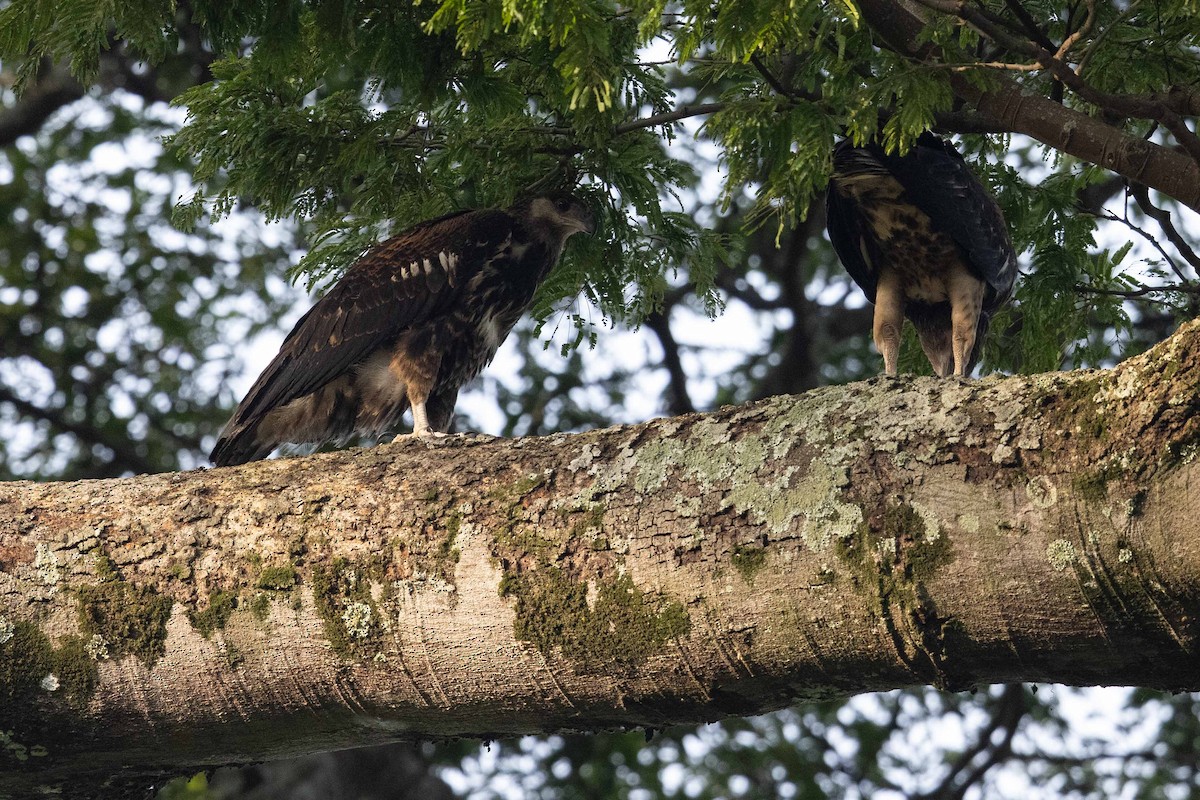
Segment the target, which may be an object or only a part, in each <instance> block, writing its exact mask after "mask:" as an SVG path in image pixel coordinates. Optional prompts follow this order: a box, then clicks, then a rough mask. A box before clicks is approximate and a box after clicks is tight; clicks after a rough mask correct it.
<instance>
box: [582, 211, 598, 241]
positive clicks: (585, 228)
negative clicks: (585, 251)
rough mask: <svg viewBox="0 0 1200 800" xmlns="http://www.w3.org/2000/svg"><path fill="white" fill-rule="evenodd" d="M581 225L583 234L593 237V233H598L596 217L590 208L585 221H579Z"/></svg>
mask: <svg viewBox="0 0 1200 800" xmlns="http://www.w3.org/2000/svg"><path fill="white" fill-rule="evenodd" d="M579 224H580V228H579V230H581V231H582V232H584V233H586V234H587V235H589V236H591V235H592V234H593V233H595V232H596V215H595V213H593V212H592V210H591V209H590V208H589V209H587V214H586V215H585V216H584V218H583V219H581V220H580V221H579Z"/></svg>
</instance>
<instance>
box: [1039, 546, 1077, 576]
mask: <svg viewBox="0 0 1200 800" xmlns="http://www.w3.org/2000/svg"><path fill="white" fill-rule="evenodd" d="M1046 559H1047V560H1048V561H1049V562H1050V566H1052V567H1054V569H1056V570H1057V571H1059V572H1063V571H1065V570H1067V569H1070V568H1071V565H1072V564H1074V563H1075V562H1076V561H1078V560H1079V553H1078V552H1077V551H1076V550H1075V545H1073V544H1071V543H1070V542H1068V541H1067V540H1066V539H1055V540H1054V541H1053V542H1051V543H1050V544H1049V545H1047V546H1046Z"/></svg>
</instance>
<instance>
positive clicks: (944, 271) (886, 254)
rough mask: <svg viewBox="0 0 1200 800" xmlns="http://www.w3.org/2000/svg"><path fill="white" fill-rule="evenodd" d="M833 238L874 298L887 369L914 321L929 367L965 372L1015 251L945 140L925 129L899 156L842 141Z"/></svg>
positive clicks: (1007, 287)
mask: <svg viewBox="0 0 1200 800" xmlns="http://www.w3.org/2000/svg"><path fill="white" fill-rule="evenodd" d="M826 217H827V224H828V227H829V238H830V240H831V241H832V242H833V247H834V250H836V251H837V254H838V258H839V259H841V262H842V264H843V265H845V267H846V270H847V271H848V272H849V273H850V276H851V277H852V278H854V281H855V283H857V284H858V285H859V286H860V287H861V288H862V290H863V292H864V293H865V294H866V295H867V299H868V300H870V301H871V302H872V303H874V304H875V322H874V326H873V333H874V338H875V345H876V347H878V348H879V352H880V353H881V354H882V355H883V363H884V371H885V372H886V373H887V374H888V375H895V374H896V362H897V360H898V356H899V351H900V331H901V328H902V326H903V324H904V318H905V317H908V318H909V319H910V320H912V323H913V326H914V327H915V328H916V329H917V336H918V338H919V339H920V340H921V347H922V349H924V351H925V354H926V355H927V356H928V357H929V362H930V363H931V364H932V365H933V369H934V371H935V372H936V373H937V374H938V375H940V376H942V377H945V376H946V375H950V374H952V373H953V374H954V375H960V376H965V375H968V374H970V372H971V369H972V368H973V367H974V365H975V362H976V361H977V360H978V358H979V352H980V349H981V348H982V345H983V340H984V336H985V334H986V333H987V329H988V323H989V321H990V320H991V316H992V314H993V313H994V312H995V311H996V309H997V308H999V307H1000V306H1001V305H1002V304H1003V303H1005V302H1007V301H1008V299H1009V297H1010V296H1011V295H1012V289H1013V282H1014V281H1015V280H1016V276H1017V257H1016V253H1014V252H1013V248H1012V243H1011V242H1010V240H1009V237H1008V229H1007V227H1006V225H1005V223H1004V217H1003V216H1002V215H1001V213H1000V208H999V206H997V205H996V202H995V201H994V200H993V199H992V198H991V197H990V196H989V195H988V193H987V190H986V189H984V188H983V185H982V184H981V183H980V182H979V179H978V178H976V177H975V176H974V175H973V174H971V170H970V169H969V168H968V167H967V165H966V163H965V162H964V161H963V159H962V156H960V155H959V154H958V151H957V150H955V149H954V146H953V145H951V144H950V143H949V142H946V141H943V140H942V139H939V138H938V137H936V136H934V135H933V134H931V133H924V134H922V135H921V136H920V138H918V140H917V143H916V145H915V146H914V147H913V148H912V150H910V151H909V152H908V153H907V154H905V155H904V156H895V155H888V154H886V153H885V152H884V150H883V148H882V147H880V146H878V145H876V144H873V143H872V144H868V145H864V146H862V147H855V146H853V145H852V144H851V143H850V141H849V140H846V141H843V142H841V143H839V144H838V145H837V147H835V148H834V151H833V176H832V177H831V179H830V182H829V191H828V192H827V193H826Z"/></svg>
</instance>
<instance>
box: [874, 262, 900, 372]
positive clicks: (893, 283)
mask: <svg viewBox="0 0 1200 800" xmlns="http://www.w3.org/2000/svg"><path fill="white" fill-rule="evenodd" d="M874 322H875V324H874V330H873V331H872V333H873V334H874V337H875V347H876V348H878V349H879V354H880V355H882V356H883V371H884V373H885V374H887V375H895V374H896V364H897V363H898V362H899V360H900V334H901V332H902V331H903V330H904V287H903V286H901V284H900V275H899V274H898V273H896V272H893V271H892V270H890V269H885V270H882V271H881V272H880V274H879V283H878V284H877V285H876V287H875V318H874Z"/></svg>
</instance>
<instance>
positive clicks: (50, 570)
mask: <svg viewBox="0 0 1200 800" xmlns="http://www.w3.org/2000/svg"><path fill="white" fill-rule="evenodd" d="M33 566H34V569H36V570H37V574H38V578H39V579H40V580H41V581H42V583H44V584H46V585H47V586H53V585H54V584H56V583H58V581H59V580H60V579H61V577H62V576H61V574H60V573H59V569H58V566H59V564H58V556H56V555H55V554H54V551H53V550H51V549H50V546H49V545H47V544H43V543H38V546H37V549H36V551H35V555H34V557H33Z"/></svg>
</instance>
